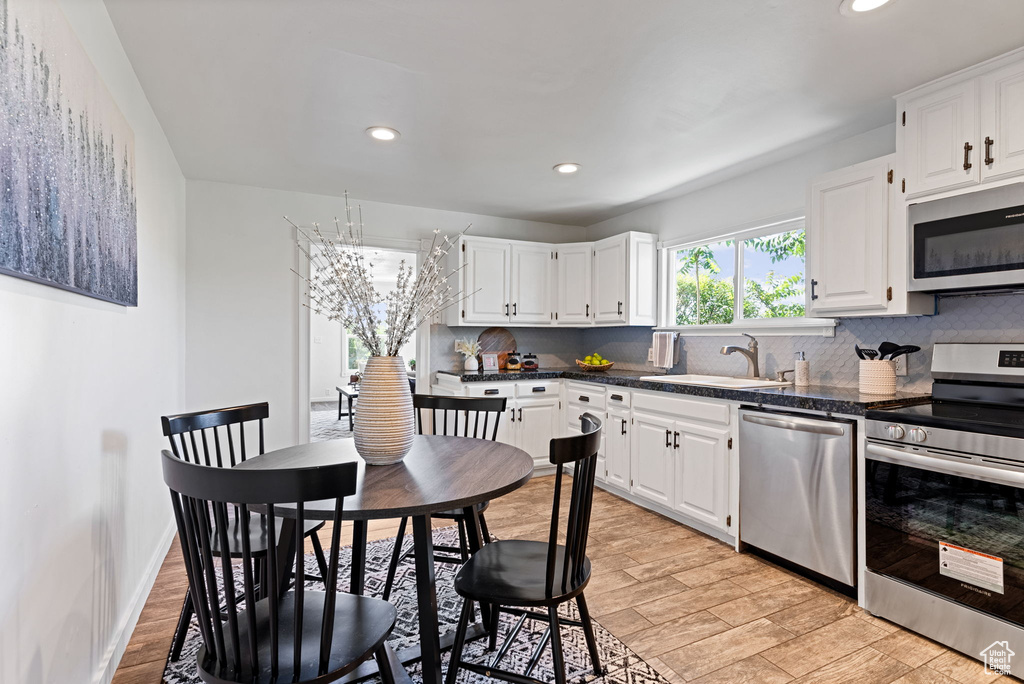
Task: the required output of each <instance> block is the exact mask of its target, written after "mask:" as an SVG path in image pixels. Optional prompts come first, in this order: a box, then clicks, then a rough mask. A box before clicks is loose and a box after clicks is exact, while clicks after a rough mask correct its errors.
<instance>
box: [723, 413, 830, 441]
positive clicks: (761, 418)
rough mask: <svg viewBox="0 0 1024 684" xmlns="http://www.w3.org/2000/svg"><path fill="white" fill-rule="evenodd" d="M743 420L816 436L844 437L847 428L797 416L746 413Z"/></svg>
mask: <svg viewBox="0 0 1024 684" xmlns="http://www.w3.org/2000/svg"><path fill="white" fill-rule="evenodd" d="M743 420H744V421H745V422H747V423H754V424H755V425H763V426H765V427H773V428H780V429H782V430H795V431H797V432H810V433H813V434H816V435H832V436H833V437H842V436H843V435H845V434H846V427H845V426H843V425H841V424H839V423H832V422H827V421H823V420H813V419H808V418H797V417H796V416H779V417H776V416H772V415H769V414H757V413H744V414H743Z"/></svg>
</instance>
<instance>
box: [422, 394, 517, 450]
mask: <svg viewBox="0 0 1024 684" xmlns="http://www.w3.org/2000/svg"><path fill="white" fill-rule="evenodd" d="M507 402H508V399H506V398H505V397H439V396H434V395H430V394H414V395H413V397H412V405H413V409H414V410H415V411H416V431H417V432H418V433H419V434H421V435H422V434H424V430H425V429H426V424H427V423H428V422H429V426H430V434H432V435H454V436H457V437H474V438H476V439H490V440H492V441H493V440H495V439H497V437H498V423H499V422H500V420H501V415H502V414H503V413H504V412H505V405H506V404H507ZM428 412H429V413H428ZM426 417H429V421H427V420H426V419H425V418H426ZM460 419H461V425H460Z"/></svg>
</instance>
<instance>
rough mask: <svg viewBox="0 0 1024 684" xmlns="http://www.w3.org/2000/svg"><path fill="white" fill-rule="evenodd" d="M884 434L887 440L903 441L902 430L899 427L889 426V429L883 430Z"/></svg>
mask: <svg viewBox="0 0 1024 684" xmlns="http://www.w3.org/2000/svg"><path fill="white" fill-rule="evenodd" d="M885 434H886V435H887V436H888V437H889V439H903V434H904V433H903V428H901V427H900V426H899V425H890V426H889V427H887V428H885Z"/></svg>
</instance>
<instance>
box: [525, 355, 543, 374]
mask: <svg viewBox="0 0 1024 684" xmlns="http://www.w3.org/2000/svg"><path fill="white" fill-rule="evenodd" d="M523 370H524V371H530V372H536V371H538V370H540V364H539V363H537V355H536V354H525V355H524V356H523Z"/></svg>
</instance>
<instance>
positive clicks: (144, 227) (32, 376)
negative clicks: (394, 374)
mask: <svg viewBox="0 0 1024 684" xmlns="http://www.w3.org/2000/svg"><path fill="white" fill-rule="evenodd" d="M61 7H62V9H63V10H64V11H65V13H66V15H67V17H68V19H69V20H70V22H71V25H72V27H73V28H74V30H75V32H76V33H77V35H78V37H79V38H80V40H81V41H82V43H83V44H84V46H85V49H86V51H87V52H88V54H89V56H90V57H91V59H92V61H93V63H94V64H95V65H96V67H97V69H98V70H99V72H100V74H101V75H102V78H103V79H104V81H105V82H106V85H107V87H108V89H109V90H110V92H111V93H112V95H113V96H114V98H115V100H116V101H117V103H118V106H119V107H120V109H121V111H122V112H123V113H124V115H125V117H126V118H127V120H128V122H129V124H130V125H131V127H132V129H133V130H134V132H135V161H136V191H137V201H138V268H139V306H138V308H131V309H126V308H124V307H120V306H115V305H113V304H106V303H103V302H100V301H98V300H95V299H89V298H86V297H84V296H81V295H76V294H72V293H69V292H63V291H60V290H57V289H54V288H50V287H45V286H42V285H36V284H33V283H29V282H27V281H24V280H18V279H15V278H11V277H7V276H0V359H3V360H2V361H0V388H2V391H0V473H3V476H2V477H0V520H3V525H2V527H0V549H2V550H3V551H2V553H0V682H3V683H4V684H15V683H18V684H22V683H24V682H46V683H50V682H52V683H67V682H90V681H97V680H98V681H106V680H107V679H108V678H109V677H110V676H112V674H113V671H114V669H115V668H116V665H117V662H118V660H119V659H120V655H121V653H122V651H123V649H124V646H125V644H126V643H127V639H128V638H129V637H130V636H131V630H132V628H133V627H134V623H135V619H136V618H137V612H135V611H136V609H141V606H142V602H143V601H144V600H145V597H146V595H147V594H148V592H149V589H150V583H151V582H152V580H153V578H154V577H155V571H156V570H157V569H158V568H159V563H160V562H161V561H162V560H163V557H164V554H165V552H166V548H167V544H168V543H169V541H170V536H169V533H170V532H171V528H172V526H173V520H172V517H173V516H172V513H171V507H170V499H169V497H168V494H167V490H166V488H165V487H164V484H163V479H162V477H161V472H160V463H159V455H160V449H161V448H165V444H166V442H165V441H164V439H163V438H162V437H161V435H160V427H159V417H160V415H161V414H164V413H169V412H174V411H177V410H179V409H181V408H182V406H183V396H184V324H185V312H184V304H185V296H184V259H185V245H184V239H185V181H184V178H183V177H182V174H181V171H180V170H179V168H178V165H177V162H176V161H175V159H174V156H173V154H172V153H171V149H170V146H169V145H168V143H167V140H166V138H165V137H164V133H163V131H162V129H161V127H160V124H159V123H158V122H157V120H156V117H155V116H154V114H153V112H152V110H151V109H150V107H149V103H148V102H147V100H146V97H145V95H144V93H143V91H142V88H141V87H140V86H139V83H138V81H137V80H136V78H135V73H134V71H133V70H132V67H131V65H130V64H129V62H128V60H127V58H126V56H125V54H124V52H123V51H122V49H121V44H120V43H119V41H118V38H117V35H116V33H115V32H114V28H113V26H112V25H111V23H110V20H109V17H108V16H107V12H106V8H105V7H104V6H103V3H102V2H101V0H62V2H61Z"/></svg>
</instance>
